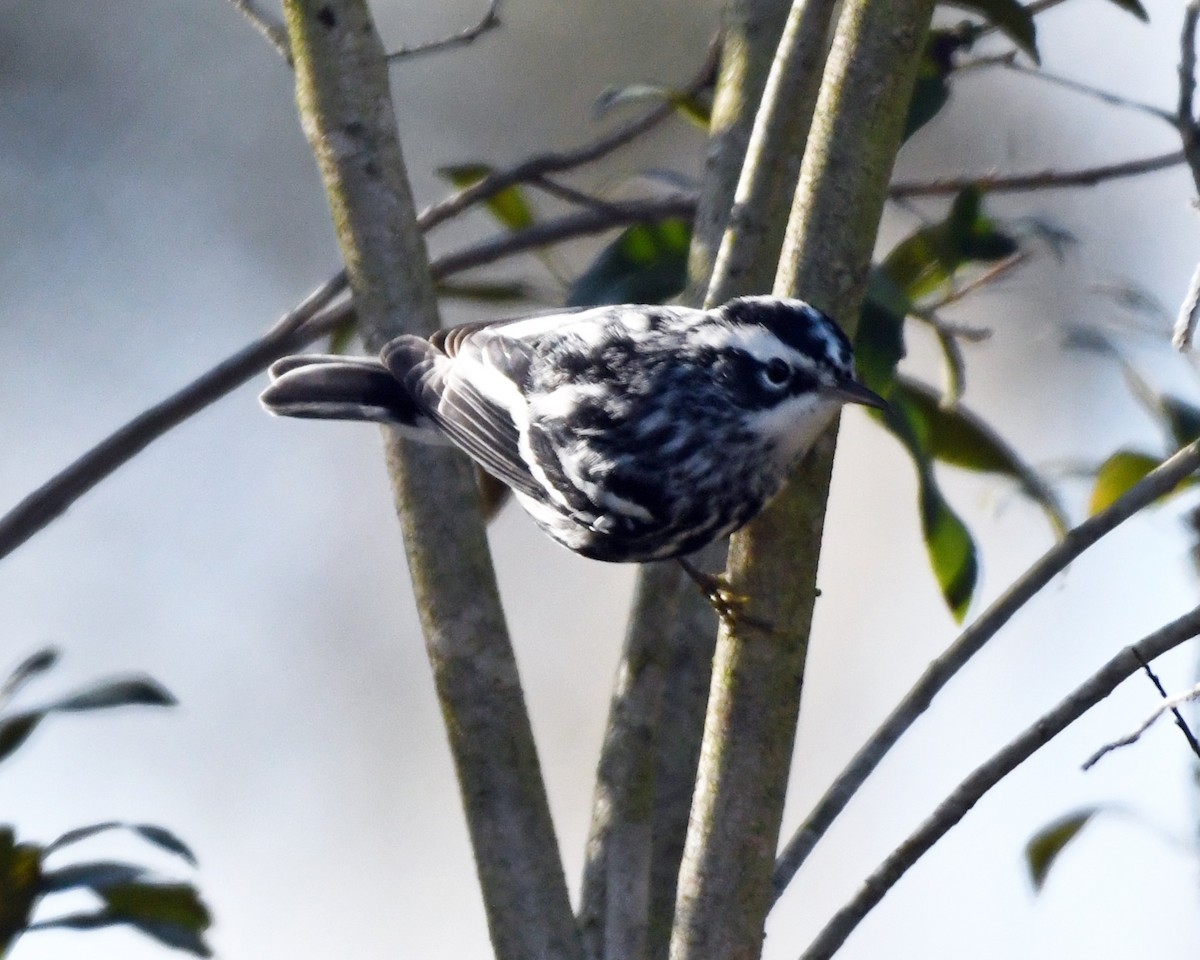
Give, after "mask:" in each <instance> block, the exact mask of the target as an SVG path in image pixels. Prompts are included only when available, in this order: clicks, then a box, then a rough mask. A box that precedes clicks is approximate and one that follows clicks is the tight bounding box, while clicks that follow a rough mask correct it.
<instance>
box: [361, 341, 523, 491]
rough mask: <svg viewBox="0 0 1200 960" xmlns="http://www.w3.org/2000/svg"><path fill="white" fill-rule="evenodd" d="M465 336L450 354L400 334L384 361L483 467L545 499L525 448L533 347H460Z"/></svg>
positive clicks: (429, 413) (418, 402)
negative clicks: (525, 379) (526, 377)
mask: <svg viewBox="0 0 1200 960" xmlns="http://www.w3.org/2000/svg"><path fill="white" fill-rule="evenodd" d="M466 335H469V333H468V334H466ZM498 339H499V340H500V341H503V338H498ZM488 340H490V341H491V343H496V342H497V341H496V340H493V339H492V338H488ZM461 341H462V337H460V340H459V344H458V346H457V347H456V355H455V356H454V357H448V356H447V355H446V354H445V353H443V352H442V351H441V350H440V349H438V347H437V346H436V345H434V344H431V343H430V342H429V341H426V340H422V339H421V338H420V337H400V338H398V339H397V340H393V341H392V342H391V343H389V344H388V345H387V347H385V348H384V351H383V356H382V359H383V363H384V365H385V366H386V367H387V368H388V370H389V371H390V372H391V375H392V376H393V377H395V378H396V379H397V380H398V381H400V383H401V384H402V385H403V387H404V390H405V392H406V393H407V394H408V395H409V396H411V397H412V398H413V400H414V401H415V402H416V404H417V406H419V407H420V408H421V409H422V410H423V411H424V412H425V413H427V414H428V415H429V416H430V417H431V418H432V419H433V420H434V421H436V423H437V424H438V426H439V427H441V428H442V430H443V431H444V432H445V434H446V435H447V436H448V437H449V438H450V439H451V440H452V441H454V443H455V444H456V445H457V446H459V447H460V448H462V449H463V450H464V451H465V452H466V453H468V454H469V455H470V456H471V457H472V458H473V459H474V460H476V461H477V462H478V463H479V465H480V466H482V467H483V468H484V469H485V470H487V471H488V472H489V473H491V474H492V475H493V476H495V477H497V478H498V479H500V480H502V481H504V482H505V483H507V484H508V485H509V486H510V487H512V488H513V489H514V490H517V491H519V492H521V493H524V494H526V495H528V496H530V497H533V498H534V499H537V500H543V499H545V497H546V491H545V490H543V489H542V488H541V486H539V484H538V483H537V482H536V481H535V480H534V478H533V475H532V474H531V473H530V472H529V467H528V465H527V464H526V462H525V458H524V457H522V456H521V451H520V437H521V427H522V426H523V425H524V423H525V418H526V416H527V412H526V405H525V399H524V397H523V396H522V394H521V391H520V389H519V388H518V386H517V383H518V382H519V379H520V377H521V376H523V374H522V373H521V371H522V370H523V369H528V363H529V361H530V356H529V354H528V352H527V350H526V349H525V348H524V347H523V346H522V345H520V344H515V343H513V342H512V341H506V342H504V343H503V345H502V346H500V347H495V346H491V345H490V344H489V343H484V344H483V347H482V349H480V350H467V351H461V352H460V348H461ZM505 348H507V349H505Z"/></svg>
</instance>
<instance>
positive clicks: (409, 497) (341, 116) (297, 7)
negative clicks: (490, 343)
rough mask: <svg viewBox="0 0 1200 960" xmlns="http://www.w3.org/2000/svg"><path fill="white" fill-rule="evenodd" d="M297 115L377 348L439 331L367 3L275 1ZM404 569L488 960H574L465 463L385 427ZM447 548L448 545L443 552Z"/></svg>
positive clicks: (363, 330)
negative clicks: (469, 854)
mask: <svg viewBox="0 0 1200 960" xmlns="http://www.w3.org/2000/svg"><path fill="white" fill-rule="evenodd" d="M284 11H285V15H286V18H287V24H288V34H289V37H290V39H291V44H292V53H293V56H294V58H295V63H296V100H297V105H298V107H299V110H300V116H301V124H302V126H303V128H304V132H305V134H306V135H307V137H308V139H309V143H310V145H311V147H312V149H313V153H314V155H315V156H316V158H317V164H318V166H319V168H320V171H321V175H322V179H323V181H324V183H325V188H326V192H327V194H328V196H329V202H330V208H331V211H332V213H333V220H334V226H335V228H336V230H337V235H338V242H339V244H340V246H341V249H342V256H343V259H344V260H345V263H346V272H347V275H348V277H349V278H350V284H351V288H352V289H353V292H354V300H355V310H356V311H357V313H358V331H359V334H360V336H361V337H362V339H363V343H364V344H365V345H366V346H367V348H368V349H369V350H372V351H378V350H379V349H381V348H382V347H383V345H384V344H385V343H386V342H387V341H389V340H391V339H392V338H393V337H395V336H397V335H398V334H401V333H416V334H419V335H428V334H430V333H432V332H433V331H434V330H436V329H437V326H438V316H437V301H436V297H435V294H434V289H433V279H432V277H431V275H430V271H429V267H428V262H427V257H426V254H425V248H424V243H423V241H422V239H421V234H420V230H419V227H418V223H417V217H416V210H415V208H414V205H413V198H412V193H411V189H410V187H409V182H408V176H407V172H406V169H405V164H404V157H403V155H402V153H401V149H400V143H399V140H398V137H397V130H396V120H395V112H394V110H393V107H392V102H391V95H390V90H389V83H388V74H387V62H386V56H385V53H384V49H383V44H382V41H381V40H380V39H379V35H378V33H377V32H376V30H375V27H374V24H373V23H372V21H371V17H370V12H369V10H368V7H367V2H366V0H285V2H284ZM383 433H384V438H385V450H386V457H387V466H388V472H389V474H390V477H391V481H392V491H393V496H394V498H395V502H396V508H397V512H398V514H399V516H400V520H401V525H402V526H403V528H404V541H405V548H406V551H407V555H408V568H409V573H410V576H411V578H412V583H413V588H414V591H415V593H416V600H417V610H418V613H419V615H420V619H421V627H422V630H423V632H424V634H425V641H426V647H427V650H428V654H429V659H430V665H431V667H432V668H433V677H434V683H435V686H436V688H437V693H438V699H439V701H440V702H441V706H442V711H443V714H444V715H445V718H446V732H447V736H448V738H449V741H450V746H451V751H452V753H453V755H454V760H455V766H456V769H457V773H458V780H459V787H460V789H461V793H462V799H463V805H464V808H465V811H466V817H467V824H468V827H469V830H470V834H471V841H472V846H473V849H474V854H475V864H476V868H477V870H478V873H479V881H480V886H481V888H482V891H483V899H484V905H485V908H486V910H487V916H488V926H489V930H490V932H491V937H492V943H493V946H494V948H495V953H496V956H497V957H498V958H499V960H519V958H520V960H525V958H529V957H544V958H548V960H550V958H552V960H577V958H581V957H582V951H581V949H580V943H579V937H578V931H577V929H576V927H575V919H574V916H573V915H572V913H571V906H570V900H569V897H568V895H567V888H566V882H565V878H564V876H563V870H562V863H561V861H560V859H559V855H558V847H557V842H556V840H555V837H554V826H553V823H552V822H551V819H550V809H549V805H548V803H547V800H546V793H545V788H544V786H543V783H542V777H541V771H540V767H539V764H538V758H537V751H536V747H535V745H534V741H533V734H532V730H531V729H530V724H529V717H528V714H527V712H526V710H525V704H524V698H523V695H522V692H521V684H520V679H519V676H518V673H517V666H516V662H515V660H514V657H513V651H512V646H511V644H510V642H509V638H508V632H507V628H506V626H505V622H504V615H503V611H502V610H501V607H500V598H499V594H498V591H497V587H496V580H495V574H494V572H493V569H492V563H491V555H490V553H489V552H488V546H487V539H486V537H485V534H484V524H483V518H482V515H481V510H480V505H479V498H478V495H477V493H476V490H475V481H474V474H473V471H472V469H471V467H470V465H469V463H468V462H467V461H466V459H465V458H463V457H461V456H460V455H458V454H456V453H455V452H454V451H452V450H450V449H448V448H439V447H436V446H429V445H421V444H413V443H409V442H407V441H404V440H402V439H401V438H400V436H399V435H398V434H397V433H395V432H394V431H391V430H387V429H384V431H383ZM447 544H452V545H453V549H447V548H446V546H447Z"/></svg>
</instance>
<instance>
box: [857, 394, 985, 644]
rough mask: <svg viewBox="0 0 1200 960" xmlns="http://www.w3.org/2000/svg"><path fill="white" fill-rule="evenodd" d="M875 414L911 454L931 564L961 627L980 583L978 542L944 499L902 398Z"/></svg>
mask: <svg viewBox="0 0 1200 960" xmlns="http://www.w3.org/2000/svg"><path fill="white" fill-rule="evenodd" d="M872 413H873V415H874V416H877V417H880V418H882V420H883V423H884V424H885V425H886V426H887V428H888V429H889V430H890V431H891V432H892V433H893V434H894V435H895V436H896V438H897V439H898V440H899V441H900V442H901V443H902V444H903V445H904V447H905V449H906V450H908V452H909V455H910V456H911V457H912V458H913V463H914V464H915V465H916V467H917V480H918V484H919V490H918V495H919V506H920V512H921V530H922V533H923V534H924V537H925V548H926V551H927V552H928V554H929V564H930V566H931V567H932V569H933V573H934V576H935V578H936V579H937V582H938V586H939V587H940V588H941V591H942V597H943V598H944V599H945V601H946V605H947V606H948V607H949V608H950V612H951V613H952V614H953V615H954V619H955V620H957V621H958V622H960V623H961V622H962V620H963V619H964V618H965V617H966V615H967V610H968V608H969V607H970V605H971V598H972V597H973V596H974V594H975V587H976V585H977V583H978V580H979V562H978V558H977V554H976V549H975V541H974V540H973V539H972V537H971V533H970V531H969V530H967V527H966V525H965V524H964V523H963V522H962V520H960V519H959V517H958V514H956V513H955V512H954V510H953V509H952V508H951V507H950V505H949V504H948V503H947V502H946V499H945V497H943V496H942V492H941V490H940V488H939V487H938V484H937V477H936V476H935V475H934V470H933V461H932V458H931V456H930V454H929V451H928V450H927V449H926V448H925V446H924V444H923V443H922V441H921V437H920V434H919V433H918V431H917V429H916V423H915V419H916V418H915V416H914V415H913V413H912V411H911V410H910V409H909V407H908V406H907V404H906V403H905V402H904V400H903V398H889V401H888V409H887V410H885V411H880V412H878V413H876V412H874V411H872Z"/></svg>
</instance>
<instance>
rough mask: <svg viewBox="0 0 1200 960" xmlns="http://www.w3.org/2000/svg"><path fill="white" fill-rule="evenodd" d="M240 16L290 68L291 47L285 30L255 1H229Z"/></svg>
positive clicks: (281, 24)
mask: <svg viewBox="0 0 1200 960" xmlns="http://www.w3.org/2000/svg"><path fill="white" fill-rule="evenodd" d="M229 2H230V3H231V4H233V6H234V7H236V8H237V9H238V10H240V11H241V13H242V15H243V16H244V17H245V18H246V19H247V20H249V21H250V25H251V26H252V27H254V29H255V30H257V31H258V32H259V33H261V34H262V35H263V37H265V38H266V41H267V43H269V44H270V45H271V46H272V47H274V48H275V52H276V53H278V54H279V55H280V56H281V57H283V59H284V61H285V62H286V63H287V64H288V65H289V66H291V63H292V47H291V44H290V43H288V36H287V28H286V27H285V26H284V25H283V23H282V22H281V21H279V20H276V19H275V18H274V17H273V16H271V14H269V13H267V12H266V11H265V10H263V9H262V8H261V7H259V5H258V3H257V2H256V0H229Z"/></svg>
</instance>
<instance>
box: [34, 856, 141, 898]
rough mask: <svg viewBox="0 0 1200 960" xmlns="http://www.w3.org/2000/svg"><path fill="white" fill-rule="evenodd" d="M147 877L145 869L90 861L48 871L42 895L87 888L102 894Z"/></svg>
mask: <svg viewBox="0 0 1200 960" xmlns="http://www.w3.org/2000/svg"><path fill="white" fill-rule="evenodd" d="M145 875H146V869H145V868H144V867H139V866H136V865H135V864H132V863H122V862H121V861H119V860H90V861H88V862H86V863H72V864H70V865H69V866H66V867H59V868H58V869H57V870H47V871H46V872H45V873H44V874H43V875H42V882H41V892H42V893H61V892H62V891H63V890H74V889H77V888H79V887H85V888H87V889H88V890H93V891H95V892H96V893H100V894H102V893H103V892H104V891H105V890H107V889H108V888H109V887H112V886H115V885H119V884H127V883H134V882H136V881H139V880H140V879H141V878H142V877H144V876H145Z"/></svg>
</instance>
